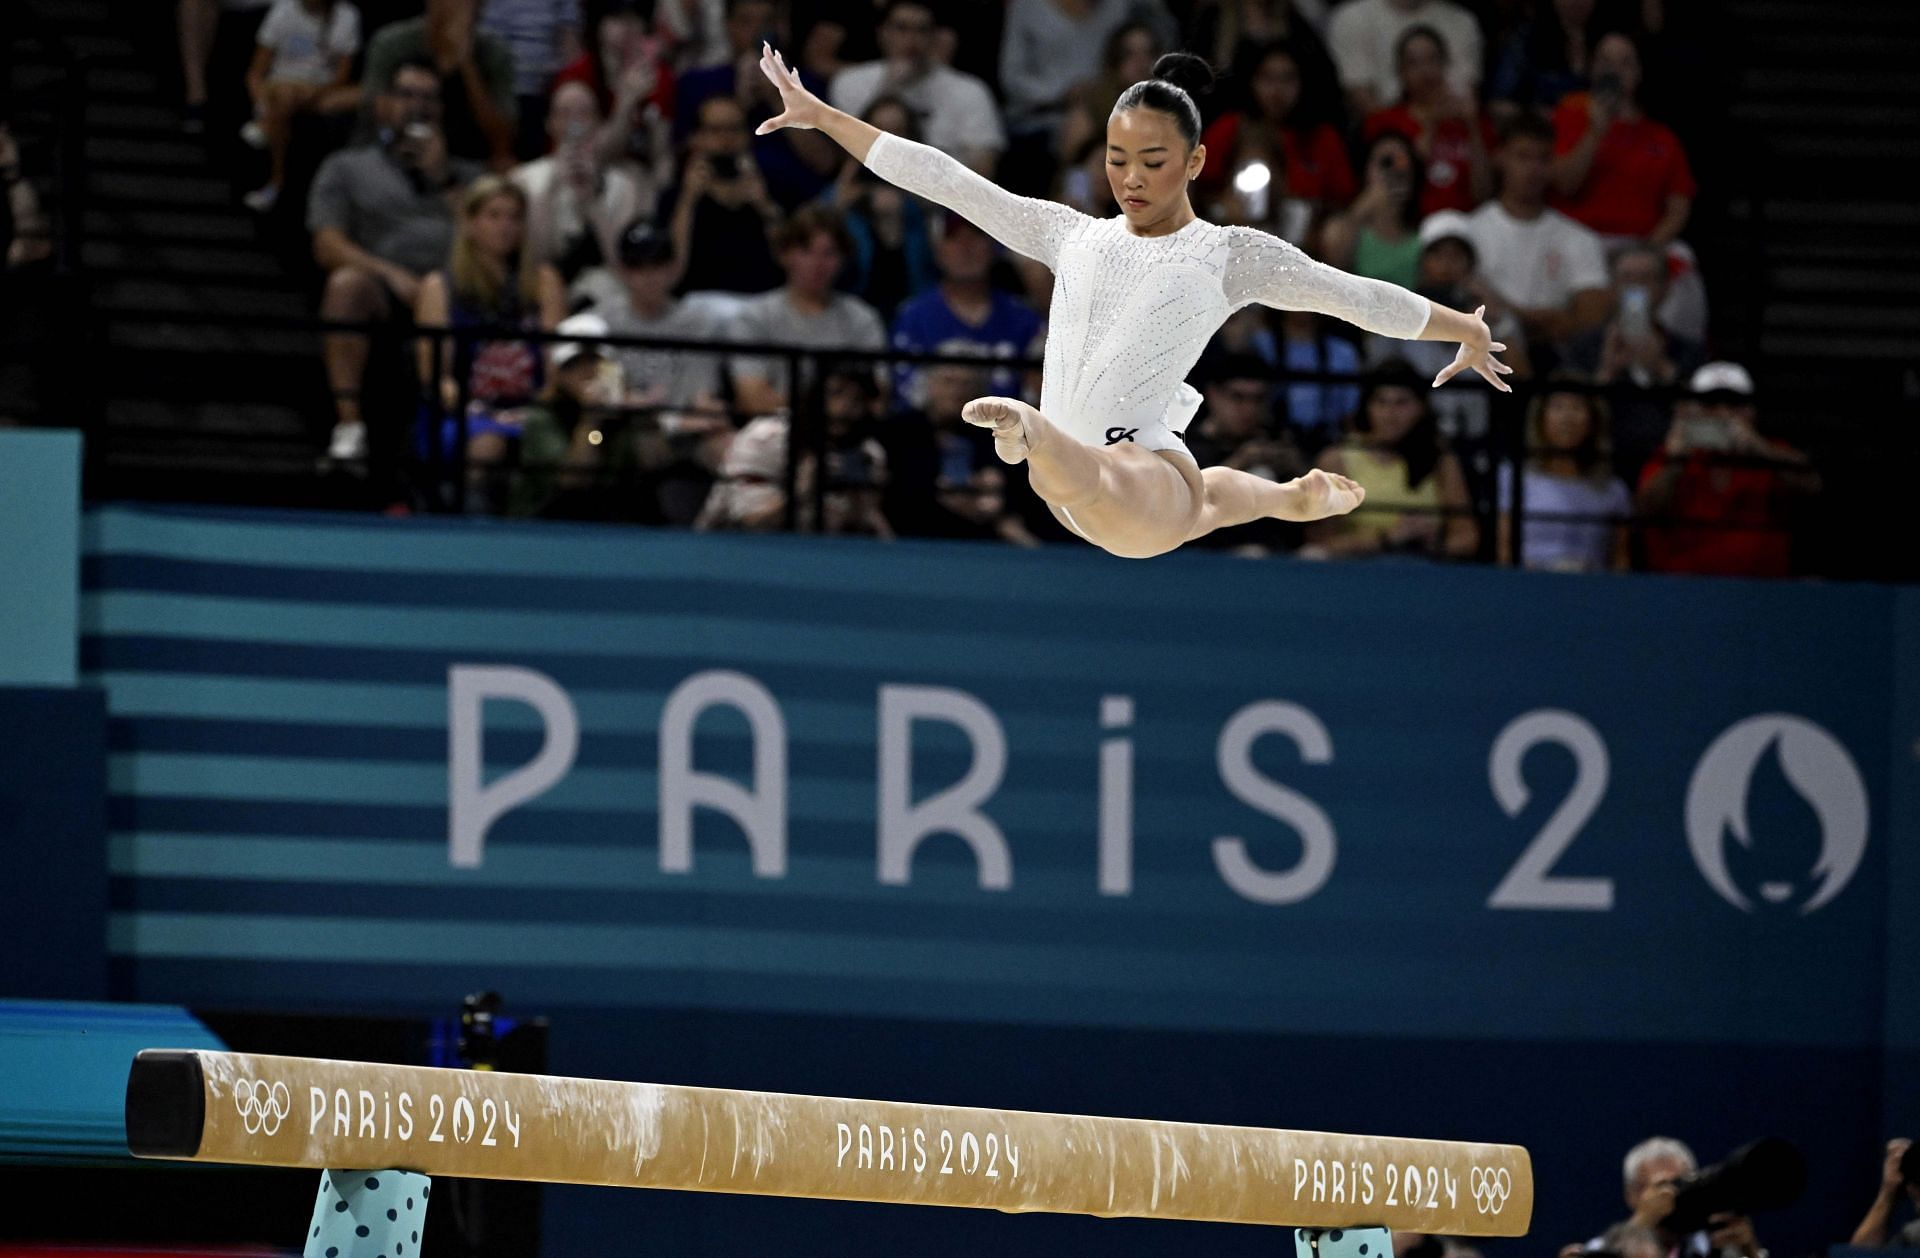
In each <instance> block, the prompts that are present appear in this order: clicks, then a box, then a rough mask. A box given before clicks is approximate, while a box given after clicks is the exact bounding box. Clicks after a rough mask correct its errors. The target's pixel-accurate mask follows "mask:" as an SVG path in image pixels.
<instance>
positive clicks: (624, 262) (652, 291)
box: [593, 221, 720, 410]
mask: <svg viewBox="0 0 1920 1258" xmlns="http://www.w3.org/2000/svg"><path fill="white" fill-rule="evenodd" d="M616 256H617V258H618V261H619V265H618V266H617V267H616V268H615V269H616V270H617V271H618V272H619V275H620V279H621V287H620V290H619V291H618V292H617V293H614V294H613V295H611V296H609V297H608V298H606V299H605V300H603V301H601V302H600V303H599V304H597V305H595V306H594V307H593V313H594V314H596V315H598V316H599V317H600V318H601V319H603V320H604V321H605V323H606V326H607V330H608V331H609V332H611V333H613V334H614V335H615V336H633V337H657V338H659V339H660V340H672V341H705V340H713V339H716V338H717V336H718V334H719V329H717V328H716V327H714V325H713V321H712V319H710V318H709V317H708V316H707V315H705V314H702V313H701V312H699V311H698V310H696V309H695V308H694V307H692V306H689V305H688V304H687V303H685V302H683V301H681V300H680V299H679V298H677V297H675V296H674V295H673V286H674V284H675V282H677V281H678V280H679V278H680V270H681V266H680V260H679V259H678V258H677V257H676V256H675V255H674V251H673V241H672V240H671V239H670V238H669V237H668V236H667V234H666V233H665V232H663V231H660V230H659V229H658V228H655V227H651V226H649V225H647V224H646V223H644V222H637V221H636V222H635V223H633V224H632V225H631V226H629V227H628V228H627V230H626V232H625V234H623V235H622V236H621V238H620V245H619V249H618V251H617V254H616ZM614 357H615V359H616V361H618V362H619V364H620V371H621V376H622V378H623V380H624V381H625V384H626V390H627V392H626V397H625V399H624V400H625V402H626V404H627V405H629V406H669V407H694V408H699V409H703V410H713V409H716V408H718V406H719V405H720V400H719V399H720V358H719V355H717V354H701V353H695V352H693V351H689V350H670V349H646V348H642V347H639V346H623V347H620V348H618V349H616V350H614Z"/></svg>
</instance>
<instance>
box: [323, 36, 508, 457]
mask: <svg viewBox="0 0 1920 1258" xmlns="http://www.w3.org/2000/svg"><path fill="white" fill-rule="evenodd" d="M374 110H375V116H376V117H377V118H378V120H379V123H380V130H379V134H380V137H381V138H380V139H379V141H377V142H375V143H371V144H365V145H361V146H360V147H358V148H351V149H344V150H342V151H341V152H338V153H334V154H333V155H331V156H330V157H328V158H327V160H326V161H325V162H323V163H321V166H320V170H319V172H318V173H317V174H316V175H315V176H314V180H313V192H312V194H311V198H310V200H309V201H308V204H307V227H308V228H309V230H311V231H312V232H313V258H314V261H315V262H316V263H318V264H319V266H320V269H321V270H322V271H324V272H326V276H327V279H326V287H325V290H324V293H323V295H322V297H321V299H320V317H321V318H322V319H326V320H328V321H331V322H340V323H367V322H370V321H381V320H401V321H404V320H405V319H407V318H409V317H410V316H411V315H412V312H413V307H414V303H415V302H416V301H417V300H418V299H419V296H420V283H421V277H422V276H424V275H425V274H426V273H427V272H429V271H431V270H433V269H434V268H436V267H438V266H440V265H441V264H442V263H443V262H445V261H446V258H447V253H448V249H449V247H450V246H451V245H452V243H453V231H454V206H453V200H454V198H455V196H456V195H457V193H458V190H459V188H460V187H461V186H462V185H463V184H465V183H466V182H468V181H469V180H471V179H472V178H474V177H475V176H477V175H479V174H480V173H481V171H480V168H479V166H478V165H476V164H474V163H471V162H466V161H463V160H461V159H459V158H453V157H449V156H448V155H447V141H446V135H445V133H444V132H442V131H441V129H440V81H439V77H438V76H437V75H436V74H435V72H434V69H433V66H432V64H431V63H430V62H426V61H408V62H402V63H400V64H399V65H398V66H396V67H395V68H394V71H393V74H392V77H391V78H390V79H389V80H388V81H387V82H386V83H385V84H383V85H382V90H381V92H380V94H379V95H378V97H376V99H375V102H374ZM367 350H368V346H367V338H366V337H365V336H364V335H363V334H360V333H353V332H336V333H331V334H329V335H328V336H327V338H326V341H325V356H326V363H327V380H328V383H329V385H330V386H331V388H332V390H333V400H334V408H335V413H336V422H335V424H334V429H333V436H332V438H331V440H330V442H329V447H328V448H329V455H330V457H331V458H334V459H336V460H341V461H348V462H351V461H356V460H360V459H364V458H365V457H366V453H367V431H366V426H365V424H364V423H363V422H362V419H361V408H360V384H361V379H362V377H363V376H364V375H365V374H366V367H367Z"/></svg>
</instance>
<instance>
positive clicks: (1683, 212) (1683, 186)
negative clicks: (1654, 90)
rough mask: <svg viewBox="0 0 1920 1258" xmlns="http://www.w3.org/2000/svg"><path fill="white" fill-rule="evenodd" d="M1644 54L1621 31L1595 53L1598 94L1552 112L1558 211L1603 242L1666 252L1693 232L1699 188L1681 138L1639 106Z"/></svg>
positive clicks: (1569, 100)
mask: <svg viewBox="0 0 1920 1258" xmlns="http://www.w3.org/2000/svg"><path fill="white" fill-rule="evenodd" d="M1640 85H1641V73H1640V51H1639V49H1638V48H1637V47H1636V46H1635V45H1634V42H1633V40H1632V38H1631V37H1629V36H1627V35H1625V34H1622V33H1620V32H1618V31H1616V32H1614V33H1612V34H1610V35H1604V36H1602V37H1601V39H1600V42H1599V43H1598V44H1596V45H1595V46H1594V51H1593V91H1591V92H1574V93H1571V94H1569V95H1568V96H1566V97H1565V98H1564V99H1562V100H1561V102H1560V104H1559V107H1558V108H1556V109H1555V110H1554V114H1553V130H1554V143H1553V152H1554V158H1553V192H1554V196H1553V198H1552V202H1551V204H1552V205H1553V207H1554V208H1555V209H1557V210H1559V211H1561V212H1562V213H1564V214H1566V215H1567V217H1569V218H1571V219H1573V220H1574V221H1575V222H1579V223H1584V224H1586V225H1587V226H1588V227H1591V228H1592V229H1593V230H1594V231H1597V232H1599V233H1600V234H1601V235H1602V236H1609V237H1628V238H1632V239H1639V240H1645V241H1646V242H1647V243H1649V244H1652V245H1655V246H1657V247H1659V248H1662V249H1664V248H1666V246H1668V245H1669V244H1671V243H1673V241H1674V239H1675V238H1676V237H1678V236H1679V235H1680V233H1681V232H1682V231H1684V230H1686V226H1687V219H1688V217H1689V216H1690V215H1691V214H1692V213H1693V198H1694V193H1695V192H1696V190H1697V189H1696V188H1695V185H1694V182H1693V171H1692V169H1691V168H1690V167H1689V166H1688V165H1687V154H1686V150H1685V149H1683V148H1681V146H1680V137H1679V136H1677V135H1675V134H1674V133H1673V131H1672V130H1671V129H1670V128H1668V127H1667V126H1666V125H1665V124H1663V123H1659V122H1655V121H1654V120H1653V119H1651V118H1649V117H1647V116H1646V114H1645V113H1644V112H1643V111H1642V110H1641V108H1640Z"/></svg>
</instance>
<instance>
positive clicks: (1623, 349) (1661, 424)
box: [1566, 244, 1706, 476]
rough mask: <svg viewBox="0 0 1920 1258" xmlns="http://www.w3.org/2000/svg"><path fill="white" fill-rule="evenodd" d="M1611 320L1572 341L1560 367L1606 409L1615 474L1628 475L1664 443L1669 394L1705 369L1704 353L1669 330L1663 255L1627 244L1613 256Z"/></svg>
mask: <svg viewBox="0 0 1920 1258" xmlns="http://www.w3.org/2000/svg"><path fill="white" fill-rule="evenodd" d="M1612 272H1613V309H1614V313H1613V317H1612V318H1610V319H1609V320H1608V321H1607V322H1606V324H1605V326H1603V327H1599V328H1595V329H1593V330H1592V331H1590V332H1587V333H1584V334H1583V335H1581V336H1578V337H1575V338H1574V340H1573V342H1572V343H1571V344H1570V345H1568V346H1567V352H1566V364H1567V365H1568V366H1569V367H1571V368H1573V369H1574V370H1576V371H1581V372H1585V373H1587V374H1588V375H1591V376H1592V377H1593V380H1594V383H1595V384H1597V385H1599V386H1600V387H1601V388H1602V389H1604V390H1605V391H1606V394H1607V397H1608V399H1609V401H1610V402H1611V403H1612V405H1613V417H1614V443H1613V449H1614V457H1615V464H1614V465H1615V466H1616V467H1617V468H1620V469H1622V471H1623V472H1624V473H1625V474H1627V475H1630V476H1631V475H1635V474H1637V473H1638V472H1639V470H1640V468H1641V467H1643V466H1644V465H1645V464H1646V461H1647V458H1648V456H1649V455H1651V454H1652V453H1653V452H1654V450H1655V449H1656V448H1658V447H1659V445H1660V444H1661V442H1663V441H1664V440H1665V439H1666V435H1667V424H1668V421H1669V419H1670V418H1671V414H1672V398H1671V391H1672V390H1673V389H1674V388H1675V387H1676V386H1678V385H1680V384H1681V383H1683V382H1684V381H1685V380H1687V379H1688V377H1690V376H1692V375H1693V373H1694V370H1695V369H1696V368H1698V367H1699V366H1700V364H1701V363H1702V362H1704V361H1706V353H1705V347H1703V346H1702V345H1701V344H1700V343H1699V342H1698V341H1695V340H1693V339H1692V338H1690V337H1685V336H1682V335H1680V334H1679V333H1678V332H1675V331H1674V330H1673V329H1671V328H1669V327H1668V326H1667V325H1666V323H1665V321H1664V319H1663V317H1662V313H1661V312H1662V307H1663V305H1664V304H1665V302H1666V296H1667V274H1668V272H1667V258H1666V254H1665V253H1664V252H1663V251H1662V250H1660V249H1657V248H1655V247H1653V246H1652V245H1645V244H1632V245H1628V246H1627V247H1625V248H1624V249H1621V250H1620V251H1618V252H1617V253H1615V254H1614V255H1613V264H1612Z"/></svg>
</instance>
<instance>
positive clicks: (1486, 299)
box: [1364, 210, 1639, 470]
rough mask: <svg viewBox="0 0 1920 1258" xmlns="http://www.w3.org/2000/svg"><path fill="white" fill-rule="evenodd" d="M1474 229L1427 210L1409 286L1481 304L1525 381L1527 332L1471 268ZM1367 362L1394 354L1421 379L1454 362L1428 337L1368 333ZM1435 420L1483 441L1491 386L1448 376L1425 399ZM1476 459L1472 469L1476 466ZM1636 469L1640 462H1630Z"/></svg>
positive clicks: (1457, 436)
mask: <svg viewBox="0 0 1920 1258" xmlns="http://www.w3.org/2000/svg"><path fill="white" fill-rule="evenodd" d="M1477 261H1478V259H1477V257H1476V254H1475V252H1474V246H1473V229H1472V226H1471V224H1470V222H1469V220H1468V219H1467V216H1466V215H1464V214H1462V213H1460V211H1458V210H1442V211H1440V213H1438V214H1430V215H1428V216H1427V217H1426V218H1425V219H1424V220H1422V222H1421V224H1420V277H1419V283H1417V284H1416V285H1414V290H1413V291H1415V292H1416V293H1419V294H1420V295H1421V296H1422V297H1425V298H1428V299H1429V300H1431V301H1437V302H1441V303H1444V304H1445V305H1446V306H1447V307H1448V308H1450V309H1453V310H1472V309H1474V308H1475V307H1476V306H1484V307H1486V314H1485V318H1486V320H1487V327H1488V328H1489V329H1490V330H1491V331H1492V333H1493V338H1494V339H1495V340H1496V341H1499V342H1500V343H1501V344H1503V345H1505V346H1506V347H1507V348H1506V351H1505V352H1504V353H1502V354H1501V356H1500V357H1501V360H1502V361H1504V362H1505V363H1506V364H1507V366H1509V367H1511V368H1513V375H1514V378H1515V379H1517V380H1525V379H1527V378H1528V377H1529V376H1531V375H1532V374H1533V361H1532V359H1531V358H1530V357H1529V355H1528V353H1527V332H1526V329H1525V328H1523V327H1521V326H1520V320H1519V317H1518V316H1516V315H1515V314H1514V313H1513V311H1512V310H1511V309H1509V308H1508V307H1507V306H1506V305H1505V303H1504V302H1503V301H1502V299H1501V297H1500V295H1499V294H1498V293H1495V292H1494V291H1492V290H1491V289H1490V288H1488V287H1487V284H1486V281H1484V280H1482V279H1481V278H1480V275H1479V273H1478V271H1477V270H1476V265H1477ZM1364 357H1365V359H1366V362H1367V365H1368V366H1369V367H1378V366H1380V365H1381V364H1383V363H1387V362H1391V361H1393V360H1395V359H1399V360H1402V361H1404V362H1406V363H1408V364H1410V365H1411V366H1412V367H1413V369H1414V371H1415V372H1417V373H1418V374H1419V375H1420V376H1421V377H1422V378H1424V379H1428V380H1431V379H1433V378H1434V377H1435V376H1437V375H1439V374H1440V372H1441V371H1442V370H1443V369H1445V367H1446V366H1447V364H1448V363H1451V362H1452V361H1453V355H1452V354H1451V353H1448V352H1445V347H1444V346H1441V345H1438V344H1435V343H1433V342H1431V341H1398V340H1394V339H1392V338H1390V337H1384V336H1375V335H1369V336H1368V337H1367V338H1366V342H1365V346H1364ZM1428 400H1429V401H1430V402H1432V404H1433V409H1434V413H1435V414H1436V415H1438V416H1439V419H1440V432H1441V434H1442V435H1443V436H1445V437H1446V438H1447V439H1448V440H1450V441H1456V442H1471V443H1475V444H1478V445H1481V446H1483V447H1484V446H1485V444H1486V443H1487V440H1488V438H1489V437H1490V435H1491V434H1492V432H1493V391H1492V390H1491V389H1488V388H1487V387H1486V385H1485V384H1484V382H1482V381H1481V380H1479V379H1478V378H1475V379H1472V380H1469V379H1467V373H1466V372H1462V373H1460V374H1459V375H1457V376H1455V377H1454V378H1453V379H1451V380H1449V381H1447V383H1446V384H1444V385H1442V386H1441V387H1440V388H1439V389H1438V390H1436V391H1435V392H1434V393H1433V395H1432V396H1431V397H1430V398H1429V399H1428ZM1477 462H1478V460H1477V459H1476V470H1478V469H1477ZM1634 467H1635V468H1636V470H1637V469H1638V467H1639V464H1637V463H1636V464H1635V465H1634Z"/></svg>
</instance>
